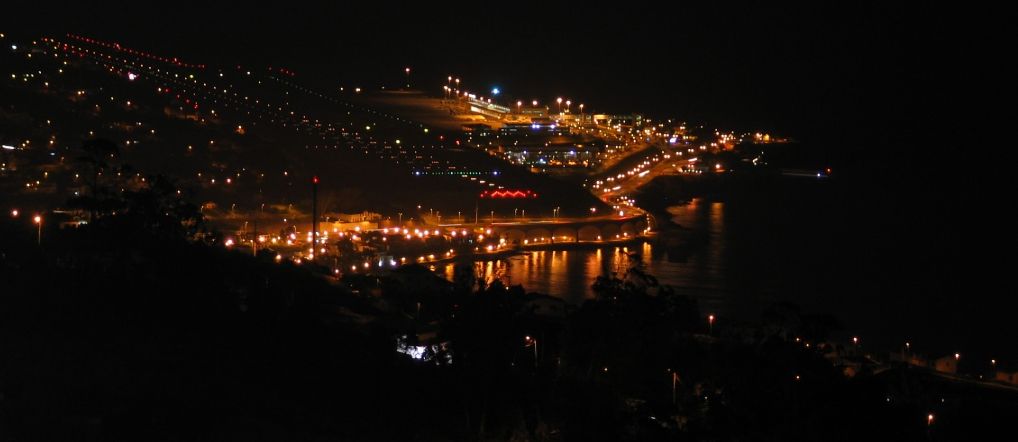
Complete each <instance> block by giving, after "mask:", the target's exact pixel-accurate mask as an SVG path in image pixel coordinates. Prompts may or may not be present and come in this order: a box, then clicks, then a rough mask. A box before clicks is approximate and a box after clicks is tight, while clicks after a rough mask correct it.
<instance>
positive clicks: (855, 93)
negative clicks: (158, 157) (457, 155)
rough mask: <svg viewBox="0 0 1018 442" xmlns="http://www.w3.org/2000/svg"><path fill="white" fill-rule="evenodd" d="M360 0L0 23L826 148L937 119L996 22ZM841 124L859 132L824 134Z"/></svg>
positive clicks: (928, 14)
mask: <svg viewBox="0 0 1018 442" xmlns="http://www.w3.org/2000/svg"><path fill="white" fill-rule="evenodd" d="M288 4H289V3H288ZM371 4H372V5H374V6H368V7H365V6H351V5H350V4H349V2H342V3H336V4H330V5H326V6H316V7H311V6H299V5H296V4H294V5H293V6H287V7H278V8H264V7H257V6H249V5H244V6H209V5H207V4H197V5H182V4H180V3H175V4H170V5H160V6H153V5H151V4H149V3H146V2H135V3H131V4H127V5H123V6H120V7H110V6H103V7H99V8H98V9H97V8H94V7H83V6H73V7H71V9H68V7H65V6H59V7H58V6H40V7H39V8H40V9H37V10H34V11H26V12H25V13H24V14H23V16H22V17H21V18H20V19H19V20H18V22H17V23H8V24H5V27H7V28H8V29H10V28H11V27H14V28H23V29H24V30H26V31H28V32H35V33H40V32H42V33H45V32H50V33H53V34H54V35H59V34H62V33H63V32H78V33H81V34H87V35H92V36H95V37H98V38H103V39H109V40H116V41H120V42H123V43H125V44H128V43H129V44H131V45H132V46H134V47H142V48H148V49H151V50H153V51H158V52H165V53H167V54H180V56H181V57H190V58H192V59H195V60H197V61H198V62H206V63H209V64H213V65H216V64H222V65H226V64H229V63H233V62H236V63H246V64H249V65H252V66H267V65H273V66H285V67H288V68H290V69H293V70H295V71H297V72H298V74H300V75H301V79H302V81H306V82H310V83H313V84H316V85H318V86H320V87H336V86H339V85H353V84H357V85H362V86H366V87H371V86H376V85H397V84H399V82H401V81H402V79H403V77H402V71H403V68H404V67H405V66H411V67H412V68H413V70H414V75H413V77H414V80H413V81H414V83H416V84H415V85H416V86H420V87H424V86H428V85H430V86H431V87H432V89H433V90H436V91H437V90H440V88H441V86H442V85H443V84H444V79H445V77H446V76H447V75H450V74H451V75H457V76H460V77H462V78H463V85H464V88H470V89H472V90H476V91H489V90H490V89H491V88H492V87H494V86H498V87H500V88H501V89H502V90H503V91H504V93H505V95H506V96H507V97H512V98H520V99H526V100H530V99H535V98H536V99H541V100H542V101H547V100H549V99H553V98H554V97H557V96H563V97H571V98H573V100H574V102H584V103H586V106H587V109H590V110H592V111H595V112H596V111H617V112H640V113H644V114H648V115H655V116H669V117H677V118H682V119H686V120H688V121H692V122H704V123H707V124H713V125H719V126H722V127H725V128H733V129H745V130H774V131H778V132H781V133H785V134H789V135H792V136H795V137H798V138H799V139H802V140H805V141H808V142H811V143H813V144H818V145H823V146H824V148H827V147H834V148H836V149H840V148H843V147H849V148H853V149H855V148H861V147H865V146H864V145H865V144H872V142H873V141H877V142H880V143H881V144H884V143H892V142H893V140H900V139H902V138H905V136H904V135H903V134H904V133H905V132H906V131H912V132H921V131H923V130H924V129H925V128H927V127H930V126H932V125H933V123H934V121H933V120H936V121H937V122H950V121H954V122H955V123H953V124H950V125H948V126H949V127H948V128H947V129H952V128H953V127H955V126H958V124H957V122H956V121H957V118H958V117H959V116H962V117H964V116H965V115H968V112H965V113H963V114H961V115H958V114H956V113H958V112H959V111H962V110H964V109H971V108H972V107H975V104H976V101H975V100H977V99H979V97H980V96H981V94H980V93H979V92H980V91H981V90H983V89H984V88H985V86H984V85H985V83H983V82H981V81H978V80H977V78H978V77H979V76H980V75H983V74H986V75H1001V74H1000V73H999V71H996V69H994V65H996V64H999V63H1001V62H1002V61H998V60H996V59H994V58H986V57H984V56H983V53H982V52H981V51H988V50H989V46H990V45H993V44H996V42H997V41H996V40H995V39H994V38H993V37H992V36H991V35H990V34H994V33H998V32H999V31H998V30H997V29H996V28H994V27H993V26H990V25H988V24H987V25H986V26H979V27H973V28H971V29H969V28H965V29H961V28H960V27H959V23H962V22H963V21H964V20H965V19H966V18H965V17H963V15H964V14H965V13H962V12H960V11H954V10H949V9H943V10H931V9H929V8H923V9H919V8H912V7H907V6H887V5H882V4H877V5H865V4H863V5H859V4H855V3H852V4H851V5H838V6H829V5H823V6H821V5H816V4H810V5H797V6H794V7H792V6H789V7H778V8H775V7H773V6H768V5H764V4H758V5H749V6H746V5H740V6H731V5H730V6H726V7H721V6H708V7H704V6H693V5H681V4H673V5H669V6H660V5H655V6H649V5H647V6H645V7H621V6H615V7H605V6H587V5H585V4H583V3H580V2H570V3H567V4H566V6H562V5H549V4H544V3H505V4H498V3H491V4H473V5H461V6H452V5H436V4H429V5H424V6H413V7H407V6H401V5H377V4H376V3H374V2H372V3H371ZM250 5H253V4H250ZM627 6H628V5H627ZM9 18H13V17H7V18H6V19H5V20H4V21H7V19H9ZM22 19H23V20H22ZM983 91H984V92H992V91H989V90H983ZM847 133H854V134H860V135H863V136H866V137H867V138H868V139H867V143H861V142H859V141H858V140H857V139H852V138H847V137H832V136H831V135H832V134H847Z"/></svg>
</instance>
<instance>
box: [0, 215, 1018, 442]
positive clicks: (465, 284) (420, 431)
mask: <svg viewBox="0 0 1018 442" xmlns="http://www.w3.org/2000/svg"><path fill="white" fill-rule="evenodd" d="M144 196H145V195H140V197H138V198H135V199H132V200H129V201H127V202H125V203H124V204H125V205H126V207H124V208H123V209H122V210H121V211H120V212H119V213H120V214H119V215H115V216H106V217H103V218H101V219H99V220H98V221H97V222H95V223H93V225H92V226H91V227H89V228H82V229H80V230H73V229H72V230H57V229H46V230H44V231H43V244H42V246H41V247H40V246H37V245H36V244H35V239H36V238H35V237H34V236H33V233H36V232H35V231H34V230H33V229H34V226H31V225H30V223H29V222H27V220H24V219H21V218H18V219H13V220H11V219H8V220H5V221H4V224H3V225H2V229H3V231H2V232H0V234H2V237H3V238H5V241H4V243H3V246H2V250H0V253H2V254H0V278H2V286H3V288H4V289H3V291H2V295H0V315H2V317H0V354H2V355H3V357H2V358H0V439H2V440H10V441H22V440H25V441H30V440H153V441H159V440H167V441H175V440H846V441H847V440H853V441H854V440H977V439H979V437H978V435H979V434H980V433H986V434H992V432H993V431H997V430H1001V429H1006V428H1008V425H1007V423H1009V422H1010V421H1011V420H1012V419H1013V418H1015V417H1018V393H1015V392H1014V391H1013V390H1009V389H1005V388H1002V387H994V386H991V385H989V384H981V383H976V382H962V381H956V380H953V379H950V378H945V377H941V376H937V375H934V374H933V373H932V372H928V371H925V370H920V369H916V368H909V367H904V366H894V367H890V368H889V369H888V368H884V369H881V371H879V372H877V371H876V370H871V369H867V368H866V367H867V365H866V364H862V365H861V367H862V368H861V369H860V371H859V373H858V374H857V375H855V376H854V377H846V376H845V375H844V372H843V368H844V367H837V366H835V364H832V363H831V362H830V361H831V360H832V359H831V357H830V356H831V355H832V354H837V353H842V354H845V355H847V356H846V358H849V359H850V358H852V357H858V358H862V359H865V355H861V354H860V355H855V356H853V355H851V354H849V353H847V352H846V351H845V350H844V349H840V348H837V347H835V346H830V345H828V344H826V343H825V342H826V341H825V337H826V335H827V334H828V333H829V332H830V330H831V329H833V328H836V325H837V324H836V321H835V320H834V319H833V318H829V317H824V316H808V315H801V314H799V313H798V311H797V309H796V308H795V307H794V306H788V305H785V306H775V307H774V308H773V309H771V310H769V312H768V314H767V315H766V316H765V317H764V318H761V319H760V320H759V322H758V323H756V324H751V325H744V326H738V327H735V326H728V327H725V326H721V325H720V324H719V325H717V326H715V327H713V328H712V329H709V328H708V327H707V323H706V321H705V319H704V318H705V313H703V312H700V311H699V309H698V308H697V305H696V303H695V302H694V301H692V300H691V299H689V298H687V297H685V296H683V295H681V294H679V293H675V292H673V291H672V290H669V289H667V288H664V287H659V286H657V284H656V283H655V281H654V279H653V278H652V277H650V276H649V275H644V274H643V273H642V272H641V271H640V270H639V269H632V270H631V271H630V272H628V273H626V274H624V275H615V276H611V275H609V276H606V277H602V278H599V279H598V280H597V281H596V282H595V293H596V299H594V300H591V301H589V302H587V303H585V304H583V305H582V306H580V307H576V308H574V307H567V306H565V305H564V304H562V303H561V302H559V301H557V300H554V299H552V298H548V297H544V296H540V295H536V294H527V293H525V292H524V290H523V289H522V288H521V287H518V286H516V287H510V288H506V287H503V286H501V285H499V284H494V285H491V286H486V285H484V284H483V283H478V281H476V280H475V279H474V277H473V275H472V274H471V273H470V272H461V274H460V275H458V276H457V278H456V281H454V282H453V283H447V282H444V281H442V280H439V279H438V278H436V277H434V275H432V274H431V273H430V272H427V271H426V270H424V269H419V270H415V269H412V268H411V269H406V270H404V271H401V272H398V273H394V274H393V275H390V276H389V277H385V278H366V277H365V278H360V279H356V280H346V281H343V283H339V282H337V281H335V280H333V279H331V278H330V277H327V276H324V275H320V274H317V273H316V272H315V271H314V269H313V268H311V267H309V266H302V267H298V266H292V265H285V264H284V265H280V264H276V263H275V262H274V261H273V259H272V256H271V255H268V254H266V255H264V256H260V257H257V258H256V257H251V256H246V255H241V254H239V253H235V252H228V251H225V250H223V249H221V248H215V247H211V246H208V245H205V244H204V243H203V242H202V241H195V240H193V238H195V237H196V236H197V235H198V234H199V233H200V232H198V231H197V229H181V228H178V227H179V226H180V225H181V224H180V221H181V219H178V218H175V217H177V216H182V217H188V216H193V214H190V215H188V213H190V212H187V211H185V210H176V211H169V210H162V208H161V206H159V204H161V203H159V202H158V199H155V200H153V199H146V198H144ZM146 201H147V202H146ZM143 202H144V203H143ZM152 205H155V207H157V208H160V210H149V209H152V208H153V207H152ZM177 209H180V207H177ZM167 213H171V215H165V214H167ZM181 214H183V215H181ZM185 224H186V225H194V224H191V221H186V222H185ZM8 238H9V239H10V240H8ZM206 238H207V237H206ZM400 336H409V338H408V339H409V341H410V342H415V341H416V342H417V343H419V344H420V345H422V346H426V345H431V344H434V346H433V347H429V348H431V349H432V350H433V351H430V350H429V351H428V352H426V353H425V354H424V355H423V356H422V359H413V358H410V357H408V356H406V355H404V354H402V353H399V352H397V351H396V350H397V348H396V340H397V338H398V337H400ZM796 338H798V341H799V342H796ZM535 341H536V344H535ZM804 342H810V343H814V345H812V346H809V347H806V346H804V344H803V343H804ZM535 347H536V348H535ZM931 413H933V414H934V415H935V420H934V421H933V423H932V425H928V415H929V414H931Z"/></svg>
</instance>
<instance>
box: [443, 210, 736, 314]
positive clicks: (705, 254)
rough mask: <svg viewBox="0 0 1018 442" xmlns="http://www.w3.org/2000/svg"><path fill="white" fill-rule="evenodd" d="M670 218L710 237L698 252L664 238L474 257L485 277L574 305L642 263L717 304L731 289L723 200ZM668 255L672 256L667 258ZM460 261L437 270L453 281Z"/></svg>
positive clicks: (704, 303)
mask: <svg viewBox="0 0 1018 442" xmlns="http://www.w3.org/2000/svg"><path fill="white" fill-rule="evenodd" d="M669 213H670V214H672V215H673V218H672V221H673V222H674V223H676V224H678V225H679V226H682V227H683V228H686V229H690V230H693V231H698V232H703V234H705V235H706V241H705V242H704V243H703V247H699V248H697V249H696V250H695V251H683V250H679V249H676V248H674V247H669V246H668V245H667V244H664V243H663V242H654V243H652V242H649V241H648V242H642V243H635V244H629V245H627V246H605V247H600V248H592V249H574V250H537V251H528V252H525V253H523V254H521V255H517V256H511V257H508V258H503V259H497V260H484V261H476V262H474V273H475V274H476V275H478V276H483V278H484V280H485V281H488V282H491V281H493V280H495V279H499V280H501V281H502V282H503V283H506V284H510V285H513V284H522V285H523V287H524V289H526V290H527V291H528V292H538V293H544V294H549V295H552V296H558V297H562V298H563V299H565V300H566V301H568V302H570V303H574V304H579V303H582V302H583V301H584V300H585V299H588V298H590V297H592V296H593V292H592V290H591V284H592V283H593V281H594V279H595V278H596V277H597V276H599V275H603V274H610V273H612V272H617V273H621V272H624V271H625V270H626V269H627V268H629V267H630V266H632V265H634V264H636V263H640V264H642V265H643V267H644V269H645V270H646V271H647V272H648V273H649V274H651V275H653V276H655V277H656V278H657V279H658V281H659V282H660V283H661V284H666V285H671V286H673V287H675V288H676V289H678V291H679V292H680V293H684V294H687V295H690V296H693V297H696V298H697V299H698V300H699V302H700V304H701V306H704V307H707V308H713V307H714V306H716V305H717V303H718V301H719V300H720V299H721V298H722V296H723V292H724V291H725V290H726V289H727V288H728V286H727V285H726V283H725V278H724V270H725V250H726V241H725V237H724V233H725V228H724V203H721V202H712V203H706V202H703V201H701V200H698V199H697V200H693V201H692V202H691V203H690V204H688V205H684V206H675V207H671V208H669ZM673 245H674V244H673ZM669 255H673V256H671V259H669V258H670V257H669ZM455 266H456V264H453V263H448V264H444V265H440V266H438V267H439V268H438V274H440V275H444V276H445V277H446V278H447V279H449V280H450V281H451V280H453V274H454V269H455Z"/></svg>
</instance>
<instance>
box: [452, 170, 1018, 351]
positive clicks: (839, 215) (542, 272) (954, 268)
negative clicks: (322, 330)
mask: <svg viewBox="0 0 1018 442" xmlns="http://www.w3.org/2000/svg"><path fill="white" fill-rule="evenodd" d="M903 195H904V196H903ZM907 195H908V192H907V191H905V190H902V189H900V188H894V189H891V188H886V187H882V186H866V185H859V184H858V183H854V182H851V181H847V180H846V181H843V182H838V181H837V180H832V181H817V180H811V179H792V178H783V179H781V180H778V181H776V182H772V183H769V184H767V185H766V186H762V187H759V188H753V189H751V190H740V191H739V192H724V193H721V194H714V195H712V196H704V197H698V198H694V199H692V200H691V201H690V202H689V203H688V204H674V205H671V204H663V205H662V207H665V206H666V207H667V212H668V216H670V217H671V222H672V224H671V225H669V226H668V227H667V228H669V229H675V228H676V226H681V229H683V231H684V234H687V236H689V237H690V238H693V240H691V241H687V242H688V243H691V244H692V245H690V246H688V247H681V248H678V249H676V248H674V247H667V246H666V245H665V244H663V243H661V241H651V242H646V243H642V244H635V245H630V246H628V247H626V248H623V247H614V246H612V247H604V248H600V249H590V250H568V251H532V252H529V253H527V254H525V255H523V256H517V257H512V258H508V259H504V260H496V261H483V262H477V263H475V265H476V266H477V269H478V272H479V273H483V274H484V275H485V277H486V278H489V279H491V278H501V279H503V281H505V282H508V283H511V284H522V285H523V286H524V287H525V288H526V289H527V290H528V291H534V292H540V293H547V294H550V295H554V296H560V297H562V298H564V299H566V300H567V301H569V302H571V303H577V304H578V303H581V302H582V301H583V300H584V299H585V298H587V297H590V296H591V290H590V284H591V282H592V281H593V279H594V278H595V277H596V276H597V275H599V274H602V273H603V272H604V271H606V269H607V271H613V270H619V269H624V268H626V266H628V265H630V264H632V260H639V261H640V262H642V264H643V265H644V266H645V268H646V270H647V271H648V272H649V273H651V274H653V275H654V276H656V277H657V278H658V279H659V281H660V282H661V283H663V284H668V285H672V286H674V287H676V288H677V289H678V291H679V292H680V293H685V294H687V295H689V296H692V297H694V298H696V299H697V300H698V302H699V304H700V306H701V310H702V311H703V312H704V313H705V314H706V313H715V314H717V315H718V316H719V318H726V319H730V320H733V321H753V320H756V319H758V318H760V313H761V312H762V311H763V310H764V309H765V308H767V307H768V306H770V305H772V304H773V303H775V302H779V301H781V302H791V303H793V304H795V305H797V306H799V307H800V308H801V309H802V310H803V311H804V312H806V313H829V314H833V315H834V316H835V317H837V318H838V319H839V320H840V321H841V322H842V323H844V330H843V331H842V332H840V336H841V337H847V336H854V335H858V336H860V337H861V338H862V339H863V340H864V342H866V343H870V344H871V345H873V346H874V347H878V348H883V349H892V348H896V347H897V346H900V345H902V343H903V342H905V341H906V340H908V341H910V342H911V343H912V348H917V347H918V348H920V349H921V351H925V352H927V353H929V354H930V355H938V356H939V355H942V354H948V353H954V352H962V353H966V354H972V355H974V356H973V357H978V358H986V359H987V360H988V358H990V357H994V358H997V359H998V360H999V359H1002V358H1004V357H1005V355H1013V356H1014V357H1016V358H1018V342H1016V341H1013V340H1011V337H1013V336H1015V335H1016V333H1015V329H1014V327H1010V326H1009V325H1008V324H1009V319H1014V318H1013V316H1014V315H1015V311H1014V310H1008V309H1012V308H1013V307H1014V305H1015V304H1016V303H1015V302H1014V300H1013V298H1012V297H1011V295H1010V293H1008V294H1004V293H1002V292H1000V290H1001V288H1000V287H999V284H1000V280H1001V274H1000V273H995V272H994V270H991V268H987V267H982V266H979V265H973V262H972V259H973V258H974V259H986V258H987V256H986V255H985V254H983V255H978V254H977V255H974V256H973V254H974V253H978V252H977V250H979V247H977V246H975V245H972V244H971V243H969V239H967V238H966V236H970V235H971V232H968V231H967V230H966V227H965V226H967V225H968V224H963V223H960V222H959V221H958V218H957V216H955V215H948V214H946V213H944V212H943V211H944V210H948V211H950V210H956V209H957V208H952V207H951V204H946V205H941V204H942V203H939V202H938V201H937V200H932V201H931V199H930V198H929V197H928V196H923V195H912V196H911V198H910V199H903V198H904V197H905V196H907ZM651 196H652V197H656V196H653V195H651ZM662 197H663V196H662ZM643 198H644V200H646V199H647V198H648V196H646V195H645V196H644V197H643ZM971 240H972V241H978V239H976V237H975V236H974V235H972V239H971ZM632 252H635V253H632ZM999 265H1000V263H996V264H995V265H994V267H999ZM436 271H438V272H439V273H440V274H443V275H447V276H449V277H451V276H452V272H453V266H452V265H447V266H444V267H440V268H438V269H436ZM995 305H996V306H998V307H1000V308H995V307H994V306H995ZM975 355H978V356H975Z"/></svg>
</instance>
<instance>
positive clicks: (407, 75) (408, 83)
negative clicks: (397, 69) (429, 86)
mask: <svg viewBox="0 0 1018 442" xmlns="http://www.w3.org/2000/svg"><path fill="white" fill-rule="evenodd" d="M404 71H405V72H406V88H407V89H410V68H406V69H404Z"/></svg>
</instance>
